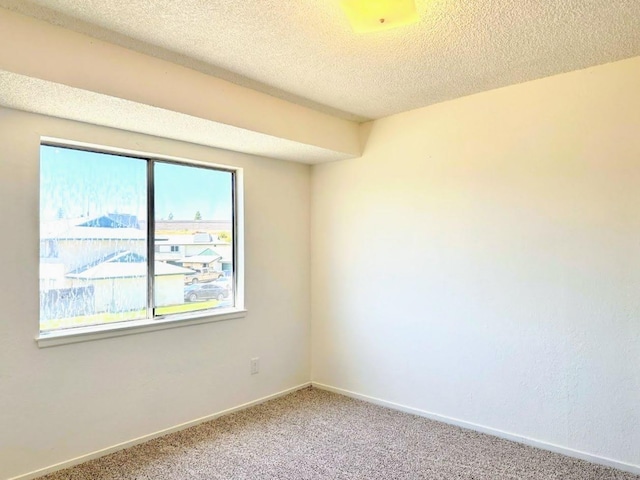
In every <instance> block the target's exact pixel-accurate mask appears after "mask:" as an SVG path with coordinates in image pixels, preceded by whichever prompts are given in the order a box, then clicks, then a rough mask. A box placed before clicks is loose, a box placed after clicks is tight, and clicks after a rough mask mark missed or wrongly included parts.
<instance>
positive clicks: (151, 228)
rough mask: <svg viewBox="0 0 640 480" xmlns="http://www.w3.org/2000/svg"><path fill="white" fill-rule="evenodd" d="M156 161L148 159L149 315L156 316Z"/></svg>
mask: <svg viewBox="0 0 640 480" xmlns="http://www.w3.org/2000/svg"><path fill="white" fill-rule="evenodd" d="M153 168H154V162H153V160H147V315H148V316H149V318H152V319H153V318H155V305H154V303H155V302H154V280H155V271H154V270H155V238H156V237H155V230H156V225H155V195H154V182H153V179H154V173H153Z"/></svg>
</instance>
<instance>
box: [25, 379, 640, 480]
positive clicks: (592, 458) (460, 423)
mask: <svg viewBox="0 0 640 480" xmlns="http://www.w3.org/2000/svg"><path fill="white" fill-rule="evenodd" d="M311 386H312V387H313V388H317V389H320V390H326V391H328V392H333V393H337V394H339V395H344V396H346V397H350V398H354V399H356V400H362V401H364V402H368V403H372V404H374V405H379V406H382V407H387V408H390V409H392V410H398V411H401V412H404V413H410V414H413V415H417V416H419V417H424V418H428V419H430V420H435V421H437V422H442V423H446V424H449V425H455V426H456V427H461V428H466V429H468V430H474V431H476V432H480V433H486V434H487V435H492V436H494V437H498V438H503V439H505V440H510V441H512V442H516V443H521V444H523V445H528V446H530V447H535V448H539V449H541V450H547V451H549V452H554V453H559V454H561V455H565V456H567V457H572V458H577V459H579V460H586V461H587V462H591V463H595V464H598V465H603V466H605V467H611V468H615V469H618V470H622V471H624V472H628V473H633V474H636V475H640V465H634V464H631V463H626V462H622V461H619V460H614V459H611V458H607V457H601V456H598V455H594V454H591V453H587V452H583V451H580V450H574V449H572V448H569V447H563V446H561V445H556V444H554V443H549V442H545V441H542V440H536V439H534V438H529V437H525V436H523V435H518V434H515V433H510V432H505V431H503V430H499V429H497V428H492V427H487V426H484V425H479V424H476V423H472V422H467V421H465V420H460V419H457V418H453V417H447V416H446V415H440V414H437V413H433V412H429V411H426V410H421V409H419V408H414V407H409V406H406V405H402V404H399V403H394V402H390V401H387V400H383V399H381V398H376V397H371V396H369V395H364V394H361V393H357V392H353V391H351V390H345V389H342V388H338V387H334V386H331V385H326V384H324V383H319V382H314V381H311ZM21 480H22V479H21Z"/></svg>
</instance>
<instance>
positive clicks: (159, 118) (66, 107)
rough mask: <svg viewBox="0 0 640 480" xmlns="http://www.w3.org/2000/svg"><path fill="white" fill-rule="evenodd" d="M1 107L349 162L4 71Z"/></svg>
mask: <svg viewBox="0 0 640 480" xmlns="http://www.w3.org/2000/svg"><path fill="white" fill-rule="evenodd" d="M34 92H37V94H34ZM87 105H91V108H87ZM0 106H4V107H8V108H13V109H16V110H25V111H28V112H35V113H39V114H42V115H48V116H53V117H61V118H67V119H70V120H75V121H78V122H85V123H93V124H98V125H103V126H105V127H111V128H118V129H121V130H128V131H131V132H138V133H144V134H147V135H154V136H157V137H164V138H171V139H173V140H180V141H183V142H190V143H196V144H200V145H206V146H209V147H216V148H223V149H226V150H236V151H242V152H243V153H248V154H251V155H258V156H268V157H271V158H278V159H280V160H289V161H295V162H302V163H310V164H313V163H320V162H328V161H329V162H330V161H336V160H344V159H346V158H349V156H348V155H346V154H341V153H340V152H336V151H333V150H328V149H325V148H321V147H316V146H314V145H309V144H303V143H300V142H295V141H292V140H287V139H285V138H276V137H273V136H270V135H265V134H263V133H259V132H254V131H250V130H246V129H241V128H237V127H233V126H230V125H225V124H223V123H220V122H211V121H209V120H205V119H203V118H198V117H194V116H191V115H186V114H184V113H179V112H174V111H171V110H167V109H163V108H157V107H153V106H150V105H145V104H142V103H137V102H132V101H129V100H124V99H121V98H116V97H111V96H108V95H102V94H99V93H95V92H90V91H87V90H82V89H79V88H73V87H69V86H67V85H61V84H57V83H53V82H48V81H44V80H40V79H37V78H32V77H27V76H24V75H18V74H16V73H12V72H6V71H3V70H0Z"/></svg>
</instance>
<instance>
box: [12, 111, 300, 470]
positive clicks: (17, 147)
mask: <svg viewBox="0 0 640 480" xmlns="http://www.w3.org/2000/svg"><path fill="white" fill-rule="evenodd" d="M41 135H43V136H52V137H58V138H66V139H69V140H75V141H80V142H88V143H95V144H99V145H104V146H114V147H119V148H126V149H132V150H140V151H145V152H152V153H158V154H163V155H171V156H176V157H182V158H187V159H193V160H197V161H204V162H211V163H217V164H224V165H232V166H236V167H241V168H243V169H244V192H245V193H244V206H245V224H246V225H245V271H246V290H245V291H246V306H247V309H248V313H247V316H246V317H245V318H242V319H236V320H229V321H223V322H217V323H208V324H201V325H193V326H186V327H181V328H174V329H169V330H162V331H154V332H148V333H142V334H137V335H129V336H124V337H117V338H108V339H102V340H97V341H92V342H85V343H77V344H71V345H62V346H57V347H52V348H43V349H39V348H38V346H37V345H36V342H35V341H34V338H35V337H36V335H37V333H38V247H39V245H38V243H39V241H38V209H39V206H38V201H39V200H38V192H39V177H38V169H39V167H38V162H39V160H38V158H39V142H40V136H41ZM309 182H310V170H309V166H307V165H303V164H297V163H292V162H284V161H278V160H271V159H267V158H259V157H252V156H248V155H242V154H236V153H231V152H225V151H221V150H216V149H212V148H207V147H201V146H196V145H190V144H186V143H181V142H177V141H172V140H165V139H160V138H155V137H148V136H144V135H139V134H131V133H127V132H124V131H119V130H111V129H107V128H103V127H96V126H90V125H86V124H80V123H74V122H70V121H65V120H58V119H54V118H50V117H44V116H38V115H33V114H27V113H22V112H18V111H13V110H7V109H0V206H1V207H0V208H1V212H2V235H0V251H2V252H4V253H5V255H4V256H3V262H2V275H1V276H0V302H1V303H2V309H1V311H0V351H1V352H2V355H1V356H2V362H0V478H2V479H4V478H10V477H12V476H16V475H21V474H25V473H27V472H31V471H34V470H36V469H39V468H44V467H49V466H51V465H53V464H56V463H58V462H62V461H67V460H70V459H73V458H75V457H78V456H80V455H84V454H87V453H90V452H94V451H96V450H100V449H103V448H107V447H111V446H113V445H116V444H118V443H121V442H126V441H130V440H132V439H135V438H138V437H140V436H143V435H147V434H151V433H154V432H156V431H159V430H162V429H165V428H170V427H173V426H175V425H178V424H181V423H183V422H188V421H191V420H194V419H197V418H200V417H203V416H206V415H210V414H213V413H216V412H220V411H222V410H225V409H227V408H231V407H236V406H238V405H240V404H243V403H245V402H249V401H253V400H256V399H259V398H261V397H264V396H267V395H270V394H274V393H277V392H280V391H282V390H285V389H288V388H291V387H295V386H297V385H300V384H303V383H305V382H308V380H309V376H310V364H309V362H310V358H309V356H310V355H309V353H310V352H309V290H310V289H309V200H310V199H309V193H310V184H309ZM251 357H260V363H261V366H260V373H259V374H258V375H250V366H249V359H250V358H251Z"/></svg>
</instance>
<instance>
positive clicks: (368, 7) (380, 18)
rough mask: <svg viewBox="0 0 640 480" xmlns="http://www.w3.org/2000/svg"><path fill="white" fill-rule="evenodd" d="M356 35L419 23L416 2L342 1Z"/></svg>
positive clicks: (391, 0) (397, 0) (393, 0)
mask: <svg viewBox="0 0 640 480" xmlns="http://www.w3.org/2000/svg"><path fill="white" fill-rule="evenodd" d="M340 6H341V7H342V9H343V10H344V12H345V13H346V14H347V18H348V19H349V22H350V23H351V27H352V28H353V31H354V32H356V33H366V32H377V31H380V30H388V29H390V28H396V27H401V26H402V25H408V24H410V23H414V22H417V21H418V19H419V18H418V12H417V11H416V4H415V1H414V0H340Z"/></svg>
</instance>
